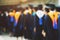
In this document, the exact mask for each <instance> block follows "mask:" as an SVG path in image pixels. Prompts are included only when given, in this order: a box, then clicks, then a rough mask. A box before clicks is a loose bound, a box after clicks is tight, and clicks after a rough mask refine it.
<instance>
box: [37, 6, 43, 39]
mask: <svg viewBox="0 0 60 40" xmlns="http://www.w3.org/2000/svg"><path fill="white" fill-rule="evenodd" d="M42 8H43V6H42V5H39V6H38V10H37V12H36V17H37V19H36V40H43V36H42V30H43V21H44V11H43V10H42Z"/></svg>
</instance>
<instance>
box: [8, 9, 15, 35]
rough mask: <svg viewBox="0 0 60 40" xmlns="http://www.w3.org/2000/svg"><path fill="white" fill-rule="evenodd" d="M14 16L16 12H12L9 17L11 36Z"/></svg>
mask: <svg viewBox="0 0 60 40" xmlns="http://www.w3.org/2000/svg"><path fill="white" fill-rule="evenodd" d="M14 15H15V10H11V11H10V12H9V15H8V17H9V23H8V27H9V35H10V36H12V34H13V24H14Z"/></svg>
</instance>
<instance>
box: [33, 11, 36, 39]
mask: <svg viewBox="0 0 60 40" xmlns="http://www.w3.org/2000/svg"><path fill="white" fill-rule="evenodd" d="M32 16H33V17H32V18H33V30H32V40H35V38H36V32H34V29H35V30H36V12H33V13H32Z"/></svg>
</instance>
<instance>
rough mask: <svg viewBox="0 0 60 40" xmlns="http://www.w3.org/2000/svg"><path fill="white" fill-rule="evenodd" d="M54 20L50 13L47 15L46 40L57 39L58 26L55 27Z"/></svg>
mask: <svg viewBox="0 0 60 40" xmlns="http://www.w3.org/2000/svg"><path fill="white" fill-rule="evenodd" d="M53 20H54V16H53V14H52V13H49V14H48V15H46V17H45V20H44V30H45V32H46V40H56V39H57V31H56V26H53ZM54 25H55V24H54Z"/></svg>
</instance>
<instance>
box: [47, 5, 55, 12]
mask: <svg viewBox="0 0 60 40" xmlns="http://www.w3.org/2000/svg"><path fill="white" fill-rule="evenodd" d="M46 6H48V8H50V9H51V10H52V11H53V10H54V9H55V5H54V4H46Z"/></svg>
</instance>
